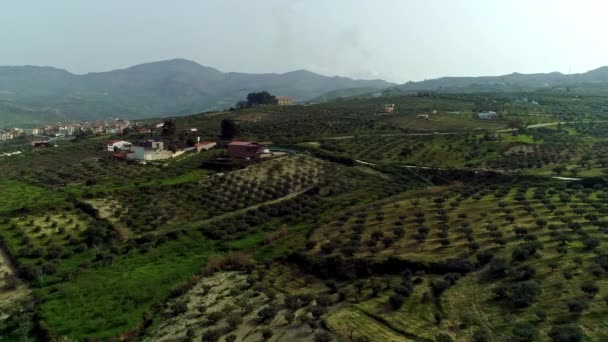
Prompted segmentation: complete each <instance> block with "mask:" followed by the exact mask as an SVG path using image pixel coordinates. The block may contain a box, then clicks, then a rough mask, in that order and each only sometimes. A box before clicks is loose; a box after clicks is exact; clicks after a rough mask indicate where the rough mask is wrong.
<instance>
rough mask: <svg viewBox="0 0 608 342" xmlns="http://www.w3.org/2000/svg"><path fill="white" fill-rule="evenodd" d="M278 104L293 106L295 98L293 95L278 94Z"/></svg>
mask: <svg viewBox="0 0 608 342" xmlns="http://www.w3.org/2000/svg"><path fill="white" fill-rule="evenodd" d="M276 98H277V104H278V105H279V106H291V105H292V104H293V100H292V99H291V97H287V96H277V97H276Z"/></svg>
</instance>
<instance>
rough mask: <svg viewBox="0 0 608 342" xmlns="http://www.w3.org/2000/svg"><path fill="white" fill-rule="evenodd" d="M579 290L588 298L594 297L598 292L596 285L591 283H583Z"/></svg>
mask: <svg viewBox="0 0 608 342" xmlns="http://www.w3.org/2000/svg"><path fill="white" fill-rule="evenodd" d="M581 290H583V292H585V293H586V294H587V295H588V296H589V297H594V296H595V295H596V294H597V293H598V292H599V291H600V289H599V288H598V287H597V285H595V284H593V283H584V284H583V285H581Z"/></svg>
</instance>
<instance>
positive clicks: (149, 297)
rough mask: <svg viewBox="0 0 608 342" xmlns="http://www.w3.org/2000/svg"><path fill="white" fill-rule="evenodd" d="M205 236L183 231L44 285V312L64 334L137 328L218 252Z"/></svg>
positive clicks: (93, 334) (78, 335) (99, 334)
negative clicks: (158, 243)
mask: <svg viewBox="0 0 608 342" xmlns="http://www.w3.org/2000/svg"><path fill="white" fill-rule="evenodd" d="M214 253H216V252H215V249H214V247H213V243H212V242H210V241H208V240H206V239H204V238H203V237H202V236H200V235H199V236H196V235H184V236H183V237H181V238H180V239H178V240H176V241H171V242H167V243H166V244H163V245H161V246H159V247H157V248H151V249H150V250H148V251H147V252H145V253H142V252H141V251H138V250H134V251H132V252H130V253H127V254H124V255H121V256H119V257H117V258H115V259H113V260H112V262H111V264H109V265H100V266H98V267H95V268H92V269H86V270H83V271H82V272H79V274H78V275H77V276H76V277H75V278H74V279H73V280H72V281H70V282H66V283H62V284H58V285H54V286H50V287H46V288H42V289H40V290H37V291H36V295H38V296H40V297H42V298H45V302H44V303H43V305H42V315H43V319H44V320H45V321H46V323H47V324H48V325H49V326H50V327H51V328H52V329H53V331H56V332H57V333H59V334H61V335H67V336H70V337H73V338H76V339H85V338H109V337H112V336H116V335H120V334H121V333H123V332H125V331H128V330H131V329H134V328H135V327H136V326H137V325H138V324H139V323H140V322H141V319H142V316H143V315H144V313H146V312H150V310H151V307H152V305H154V304H155V303H158V302H159V301H162V300H163V299H164V298H166V297H167V296H168V294H169V291H170V290H171V289H172V288H173V287H174V286H175V285H177V284H178V283H180V282H182V281H185V280H186V279H188V278H189V277H191V276H192V274H195V273H197V272H198V270H200V269H201V267H202V266H203V265H204V264H205V261H206V259H207V258H208V257H209V256H210V255H211V254H214Z"/></svg>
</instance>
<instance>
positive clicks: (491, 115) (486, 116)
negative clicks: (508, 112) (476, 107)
mask: <svg viewBox="0 0 608 342" xmlns="http://www.w3.org/2000/svg"><path fill="white" fill-rule="evenodd" d="M477 118H478V119H481V120H494V119H498V114H497V113H496V112H492V111H488V112H479V113H477Z"/></svg>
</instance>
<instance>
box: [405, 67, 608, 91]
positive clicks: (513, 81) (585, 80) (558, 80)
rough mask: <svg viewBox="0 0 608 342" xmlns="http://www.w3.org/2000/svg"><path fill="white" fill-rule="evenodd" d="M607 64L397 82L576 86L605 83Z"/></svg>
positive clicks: (441, 87) (434, 87)
mask: <svg viewBox="0 0 608 342" xmlns="http://www.w3.org/2000/svg"><path fill="white" fill-rule="evenodd" d="M607 82H608V67H606V66H605V67H601V68H598V69H594V70H591V71H588V72H585V73H580V74H571V75H566V74H562V73H559V72H551V73H537V74H521V73H517V72H514V73H512V74H508V75H502V76H481V77H441V78H436V79H431V80H424V81H420V82H408V83H405V84H402V85H399V86H397V89H399V90H403V91H421V90H427V91H442V92H477V91H530V90H537V89H543V88H551V87H577V86H585V85H597V84H600V85H601V84H608V83H607Z"/></svg>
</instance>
